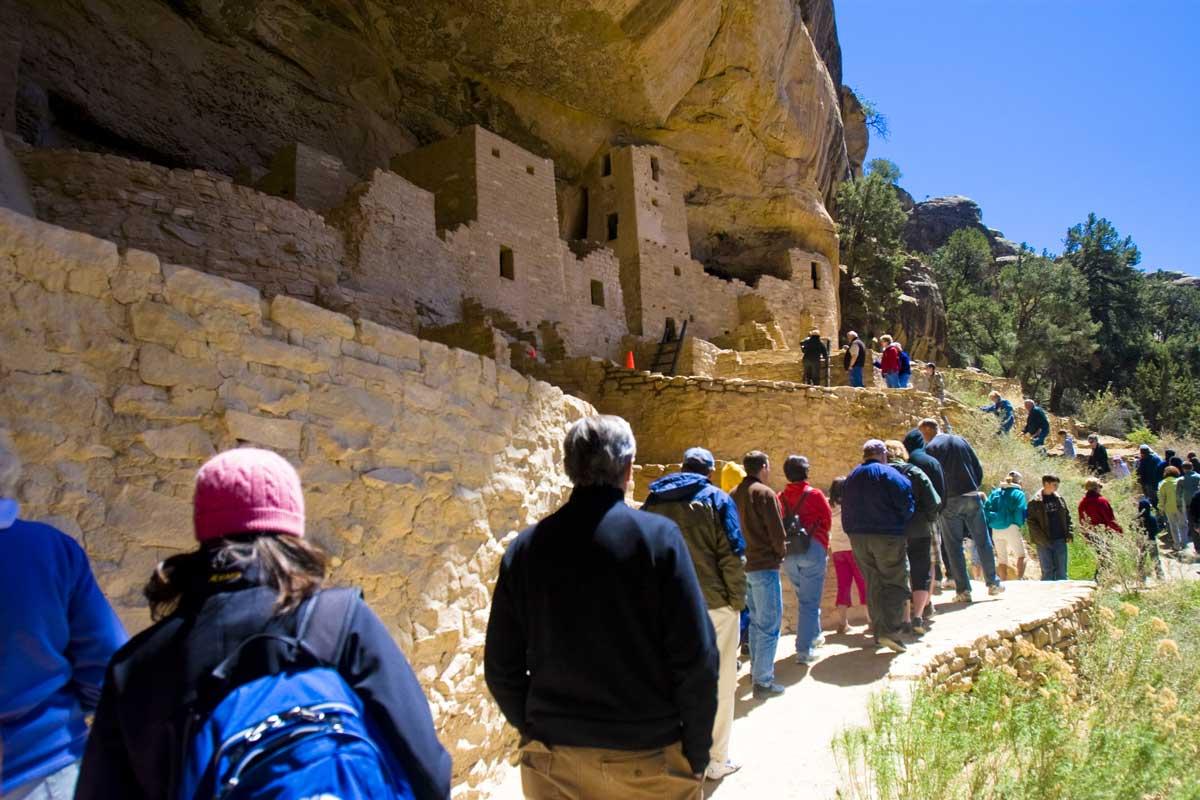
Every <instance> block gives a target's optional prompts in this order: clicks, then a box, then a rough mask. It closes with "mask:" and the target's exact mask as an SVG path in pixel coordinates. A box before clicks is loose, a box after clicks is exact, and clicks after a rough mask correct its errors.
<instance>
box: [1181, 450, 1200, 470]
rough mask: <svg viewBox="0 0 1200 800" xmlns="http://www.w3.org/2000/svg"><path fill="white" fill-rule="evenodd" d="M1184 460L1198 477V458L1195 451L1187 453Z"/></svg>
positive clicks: (1199, 464) (1199, 462) (1199, 461)
mask: <svg viewBox="0 0 1200 800" xmlns="http://www.w3.org/2000/svg"><path fill="white" fill-rule="evenodd" d="M1184 460H1185V461H1187V462H1188V463H1190V464H1191V465H1192V469H1193V470H1194V471H1195V472H1196V474H1197V475H1200V456H1197V455H1196V453H1195V451H1191V452H1189V453H1188V454H1187V458H1186V459H1184Z"/></svg>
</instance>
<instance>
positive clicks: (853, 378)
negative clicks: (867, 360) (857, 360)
mask: <svg viewBox="0 0 1200 800" xmlns="http://www.w3.org/2000/svg"><path fill="white" fill-rule="evenodd" d="M862 369H863V368H862V367H851V368H850V385H851V386H862V385H863V377H862Z"/></svg>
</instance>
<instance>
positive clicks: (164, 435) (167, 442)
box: [139, 423, 216, 459]
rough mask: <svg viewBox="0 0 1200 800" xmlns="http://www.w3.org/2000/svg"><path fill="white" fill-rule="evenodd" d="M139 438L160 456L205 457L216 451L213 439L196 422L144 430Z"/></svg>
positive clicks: (178, 457)
mask: <svg viewBox="0 0 1200 800" xmlns="http://www.w3.org/2000/svg"><path fill="white" fill-rule="evenodd" d="M139 438H140V439H141V441H142V443H143V444H144V445H146V449H147V450H149V451H150V452H151V453H153V454H154V455H156V456H158V457H159V458H173V459H203V458H208V457H209V456H211V455H213V454H214V453H216V450H215V449H214V448H213V444H212V439H211V438H210V437H209V435H208V433H207V432H206V431H205V430H204V429H203V428H201V427H200V426H199V425H197V424H196V423H188V424H185V425H177V426H175V427H173V428H159V429H157V430H149V431H143V432H142V434H141V436H140V437H139Z"/></svg>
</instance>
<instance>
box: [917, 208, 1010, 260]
mask: <svg viewBox="0 0 1200 800" xmlns="http://www.w3.org/2000/svg"><path fill="white" fill-rule="evenodd" d="M963 228H975V229H977V230H978V231H979V232H981V233H982V234H983V235H984V236H986V237H987V239H988V243H989V244H990V245H991V247H992V255H993V256H996V257H1000V256H1011V255H1016V254H1017V252H1018V248H1017V246H1016V245H1015V244H1013V243H1012V242H1010V241H1009V240H1007V239H1005V238H1004V234H1002V233H1000V231H998V230H995V229H993V228H989V227H987V226H986V225H984V224H983V212H982V211H980V209H979V204H978V203H976V202H975V201H974V200H972V199H971V198H969V197H963V196H962V195H951V196H949V197H934V198H932V199H930V200H925V201H923V202H920V203H917V204H916V205H914V206H913V207H912V210H911V211H910V212H909V215H908V225H907V227H905V229H904V241H905V243H906V244H907V246H908V249H909V250H912V251H914V252H917V253H932V252H933V251H934V250H937V249H938V248H939V247H941V246H942V245H944V244H945V243H946V241H947V240H948V239H949V238H950V235H951V234H952V233H954V232H955V231H957V230H961V229H963Z"/></svg>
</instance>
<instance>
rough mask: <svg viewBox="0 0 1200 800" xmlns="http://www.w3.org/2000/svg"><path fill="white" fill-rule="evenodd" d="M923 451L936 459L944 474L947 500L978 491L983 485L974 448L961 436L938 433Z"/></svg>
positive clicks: (981, 470) (980, 467)
mask: <svg viewBox="0 0 1200 800" xmlns="http://www.w3.org/2000/svg"><path fill="white" fill-rule="evenodd" d="M925 452H926V453H928V454H929V455H931V456H933V457H934V458H935V459H937V462H938V463H939V464H941V465H942V472H943V473H944V474H945V476H946V492H945V494H944V495H943V496H944V497H945V498H946V499H947V500H949V499H950V498H951V497H959V496H961V495H964V494H970V493H971V492H978V491H979V487H980V486H982V485H983V465H982V464H980V463H979V456H977V455H975V449H974V448H973V447H971V445H970V444H969V443H968V442H967V440H966V439H964V438H962V437H961V436H955V435H953V434H950V433H939V434H938V435H937V436H935V437H933V441H931V442H930V443H929V444H927V445H925Z"/></svg>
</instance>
